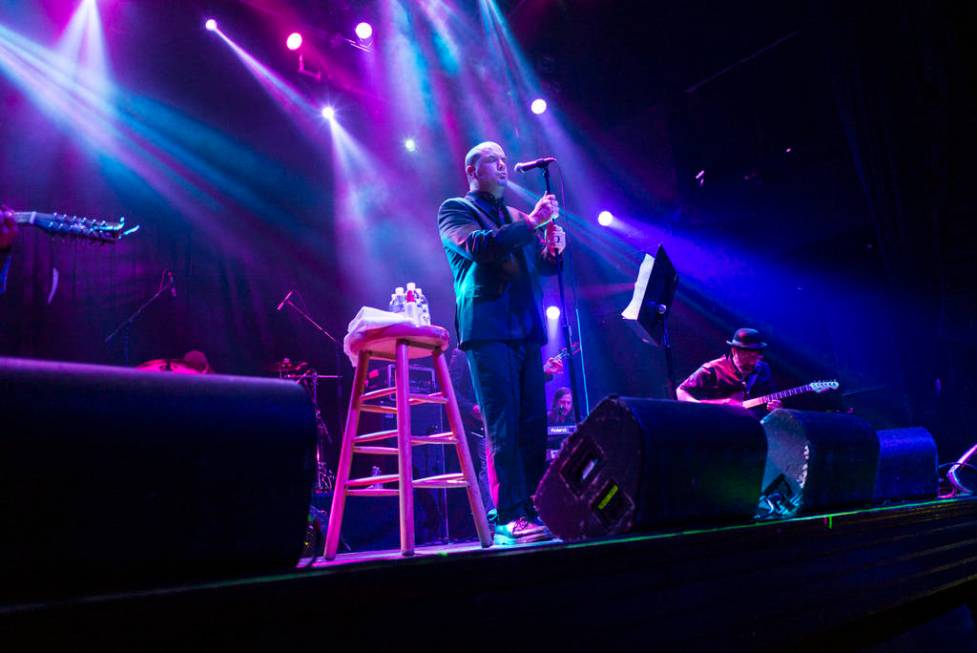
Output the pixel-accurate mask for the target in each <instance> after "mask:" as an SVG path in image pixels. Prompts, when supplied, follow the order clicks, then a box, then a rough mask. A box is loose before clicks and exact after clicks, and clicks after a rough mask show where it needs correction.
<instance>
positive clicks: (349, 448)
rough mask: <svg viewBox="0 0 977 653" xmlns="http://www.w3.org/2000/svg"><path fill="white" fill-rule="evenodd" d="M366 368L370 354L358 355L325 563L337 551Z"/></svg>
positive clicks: (337, 472) (340, 455)
mask: <svg viewBox="0 0 977 653" xmlns="http://www.w3.org/2000/svg"><path fill="white" fill-rule="evenodd" d="M369 366H370V354H369V352H366V351H361V352H360V356H359V360H358V361H357V364H356V373H355V374H354V376H353V389H352V392H351V394H350V397H349V413H348V414H347V415H346V428H345V429H343V439H342V442H341V444H340V450H339V466H338V468H337V469H336V485H335V487H334V488H333V491H332V492H333V493H332V508H331V509H330V510H329V526H328V527H327V528H326V550H325V552H324V553H323V555H324V556H325V558H326V560H333V559H335V557H336V550H337V549H338V548H339V532H340V530H341V529H342V527H343V510H344V509H345V508H346V482H347V481H349V470H350V467H352V465H353V440H354V439H355V438H356V430H357V429H358V428H359V423H360V397H361V396H362V395H363V389H364V388H365V387H366V373H367V372H368V371H369V370H368V369H367V368H368V367H369Z"/></svg>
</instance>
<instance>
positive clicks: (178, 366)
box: [136, 358, 201, 374]
mask: <svg viewBox="0 0 977 653" xmlns="http://www.w3.org/2000/svg"><path fill="white" fill-rule="evenodd" d="M136 369H137V370H144V371H146V372H172V373H174V374H200V373H201V372H200V370H198V369H197V368H195V367H191V366H190V365H187V364H186V362H185V361H183V360H182V359H179V358H154V359H153V360H151V361H146V362H145V363H139V364H138V365H136Z"/></svg>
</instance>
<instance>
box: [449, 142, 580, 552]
mask: <svg viewBox="0 0 977 653" xmlns="http://www.w3.org/2000/svg"><path fill="white" fill-rule="evenodd" d="M465 176H466V177H467V179H468V188H469V192H468V194H467V195H465V196H464V197H454V198H451V199H449V200H446V201H445V202H444V203H443V204H442V205H441V209H440V210H439V212H438V229H439V231H440V234H441V244H442V245H443V246H444V251H445V253H446V254H447V257H448V263H449V265H450V266H451V272H452V275H453V276H454V288H455V309H456V311H455V328H456V329H457V332H458V346H459V347H460V348H461V349H462V350H464V351H465V353H466V356H467V357H468V362H469V367H470V368H471V374H472V381H473V385H474V387H475V396H476V399H477V400H478V404H479V407H480V408H481V412H482V416H483V418H484V420H485V425H486V428H487V433H488V436H489V444H490V455H491V457H492V466H493V467H494V469H495V475H496V479H495V480H496V482H495V483H494V484H493V487H492V495H493V499H494V501H495V505H496V509H497V511H498V512H497V520H496V524H495V543H496V544H500V545H507V544H516V543H521V542H533V541H539V540H544V539H548V538H550V537H552V535H551V534H550V533H549V530H548V529H547V528H546V527H545V526H544V525H543V524H542V522H541V521H540V520H539V517H538V516H537V515H536V511H535V509H534V508H533V503H532V493H533V492H534V491H535V490H536V486H537V485H538V484H539V480H540V478H541V477H542V475H543V471H544V469H545V465H546V461H545V455H546V398H545V394H544V389H543V384H544V382H545V381H544V377H543V370H542V357H541V353H540V348H541V347H542V345H543V344H545V343H546V329H545V327H544V324H545V322H544V321H543V317H542V312H541V303H542V289H541V281H540V275H551V274H555V273H556V270H557V257H558V255H559V254H560V253H561V252H562V251H563V248H564V247H565V243H566V240H565V239H564V234H563V230H562V229H561V228H560V227H557V226H556V225H555V223H552V222H550V223H549V225H548V227H547V229H546V236H545V238H544V237H543V235H542V233H541V231H540V230H537V229H536V227H537V226H539V225H541V224H543V223H546V222H547V221H549V220H550V219H551V218H555V217H556V216H557V215H558V214H559V205H558V203H557V201H556V197H555V196H553V195H549V194H548V195H544V196H543V197H542V198H541V199H540V200H539V201H538V202H537V203H536V206H535V208H533V210H532V212H531V213H529V214H526V213H523V212H521V211H518V210H516V209H513V208H511V207H508V206H506V204H505V201H504V200H503V194H504V192H505V188H506V183H507V180H508V169H507V166H506V156H505V152H504V151H503V150H502V147H501V146H499V145H498V144H497V143H492V142H485V143H480V144H479V145H476V146H475V147H473V148H472V149H471V150H470V151H469V152H468V154H467V155H466V156H465Z"/></svg>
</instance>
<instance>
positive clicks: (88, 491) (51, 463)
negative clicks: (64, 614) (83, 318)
mask: <svg viewBox="0 0 977 653" xmlns="http://www.w3.org/2000/svg"><path fill="white" fill-rule="evenodd" d="M0 401H2V406H3V415H2V420H3V428H2V429H0V504H2V508H0V519H2V522H3V533H4V534H3V537H2V539H0V597H2V598H3V599H7V600H9V599H16V600H21V599H24V598H26V597H28V596H42V597H45V598H47V597H51V596H53V595H55V594H72V593H79V592H91V591H102V590H117V589H130V588H133V587H146V586H153V585H162V584H170V583H173V582H182V581H186V580H198V579H211V578H226V577H230V576H236V575H240V574H244V573H254V572H262V571H272V570H284V569H289V568H293V567H294V565H295V564H296V562H297V560H298V556H299V554H300V553H301V551H302V543H303V535H304V532H305V528H306V519H307V516H308V513H309V502H310V497H311V490H312V483H313V479H314V474H315V457H314V454H315V439H316V425H315V417H314V412H313V407H312V404H311V402H310V401H309V398H308V396H307V395H306V393H305V391H304V390H303V389H302V387H301V386H299V385H298V384H296V383H290V382H286V381H279V380H277V379H259V378H244V377H232V376H209V375H208V376H203V375H200V376H197V375H184V374H173V373H165V372H162V373H160V372H146V371H140V370H134V369H127V368H116V367H100V366H93V365H78V364H71V363H51V362H39V361H30V360H16V359H2V358H0Z"/></svg>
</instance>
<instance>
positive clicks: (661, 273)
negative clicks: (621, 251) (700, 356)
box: [621, 245, 678, 399]
mask: <svg viewBox="0 0 977 653" xmlns="http://www.w3.org/2000/svg"><path fill="white" fill-rule="evenodd" d="M676 288H678V273H677V272H676V271H675V266H674V265H672V261H671V259H669V258H668V254H667V253H666V252H665V247H664V246H662V245H659V246H658V250H657V251H656V252H655V255H654V256H651V255H650V254H645V257H644V260H642V262H641V268H640V269H639V270H638V278H637V279H636V280H635V282H634V294H633V295H632V296H631V303H629V304H628V306H627V308H625V309H624V310H623V311H621V317H623V318H624V319H625V320H630V321H631V322H632V323H636V324H638V325H640V326H641V329H640V331H641V332H643V334H644V335H642V338H641V339H642V340H644V341H645V342H650V343H653V344H655V345H657V346H658V347H661V348H662V349H663V350H664V352H665V364H666V367H667V369H668V383H669V386H670V387H669V392H670V394H671V397H672V398H673V399H674V398H675V388H676V385H677V384H676V382H675V366H674V364H673V361H672V346H671V343H670V342H669V339H668V316H669V314H670V313H671V311H672V300H673V299H674V298H675V290H676ZM645 336H647V337H645Z"/></svg>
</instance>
